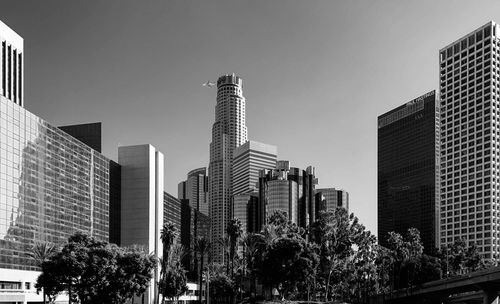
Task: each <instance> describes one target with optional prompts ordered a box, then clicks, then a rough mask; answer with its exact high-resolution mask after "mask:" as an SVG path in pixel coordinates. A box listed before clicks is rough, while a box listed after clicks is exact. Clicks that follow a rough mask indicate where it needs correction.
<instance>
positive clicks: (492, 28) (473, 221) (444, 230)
mask: <svg viewBox="0 0 500 304" xmlns="http://www.w3.org/2000/svg"><path fill="white" fill-rule="evenodd" d="M499 73H500V26H499V25H498V24H496V23H495V22H488V23H487V24H485V25H484V26H481V27H480V28H478V29H476V30H475V31H473V32H471V33H469V34H467V35H465V36H463V37H462V38H460V39H458V40H456V41H455V42H453V43H451V44H449V45H447V46H445V47H444V48H442V49H441V50H440V52H439V83H440V97H441V98H440V99H441V168H440V170H441V172H440V173H441V209H440V222H439V225H440V227H439V228H440V237H439V244H440V245H447V244H450V243H453V242H454V241H455V240H458V239H463V240H465V241H466V242H468V243H469V244H472V243H475V244H476V245H477V247H478V248H479V251H480V252H481V253H482V256H483V257H484V258H487V259H499V258H500V240H499V237H500V232H499V231H500V225H499V223H500V171H499V165H498V164H499V162H500V152H499V150H498V149H499V147H500V132H499V131H498V130H499V128H500V118H499V116H498V114H499V109H500V80H499V77H498V76H497V75H498V74H499Z"/></svg>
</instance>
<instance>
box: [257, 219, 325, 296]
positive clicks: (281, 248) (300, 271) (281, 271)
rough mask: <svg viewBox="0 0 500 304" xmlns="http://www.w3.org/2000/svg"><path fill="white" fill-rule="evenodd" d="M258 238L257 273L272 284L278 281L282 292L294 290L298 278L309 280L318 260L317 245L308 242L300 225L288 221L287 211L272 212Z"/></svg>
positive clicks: (302, 280) (273, 285) (313, 273)
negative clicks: (259, 239) (259, 238)
mask: <svg viewBox="0 0 500 304" xmlns="http://www.w3.org/2000/svg"><path fill="white" fill-rule="evenodd" d="M268 222H269V224H268V225H266V226H265V227H264V229H263V231H262V233H261V240H262V241H259V246H260V248H259V247H257V248H259V249H258V250H259V251H260V252H259V254H260V259H259V260H258V261H257V263H256V264H257V265H256V266H257V267H256V268H257V269H258V270H257V273H258V274H259V276H260V278H261V280H262V281H263V282H264V283H266V284H268V285H270V286H271V288H272V287H278V286H280V285H281V287H282V288H283V293H284V295H285V296H286V295H288V294H289V293H291V292H293V291H295V290H296V288H297V285H298V284H299V283H300V282H305V281H310V280H311V278H312V277H313V276H314V275H315V269H316V267H317V265H318V263H319V258H318V255H317V253H316V251H317V246H316V245H315V244H312V243H307V242H306V240H305V239H304V238H303V236H302V234H301V233H303V229H300V228H299V227H297V225H295V224H293V223H290V222H288V220H287V217H286V213H284V212H275V213H274V214H272V215H271V217H270V218H269V220H268Z"/></svg>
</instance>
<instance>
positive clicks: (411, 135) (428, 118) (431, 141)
mask: <svg viewBox="0 0 500 304" xmlns="http://www.w3.org/2000/svg"><path fill="white" fill-rule="evenodd" d="M439 132H440V129H439V109H438V108H437V101H436V93H435V91H431V92H429V93H427V94H425V95H422V96H420V97H418V98H416V99H413V100H411V101H409V102H407V103H405V104H404V105H402V106H399V107H397V108H395V109H393V110H391V111H389V112H387V113H385V114H382V115H380V116H379V117H378V239H379V241H380V243H381V244H382V245H384V246H386V245H387V243H386V240H387V236H388V233H389V232H391V231H395V232H398V233H400V234H405V233H406V231H407V230H408V228H411V227H414V228H417V229H418V230H419V231H420V235H421V238H422V243H423V245H424V248H425V250H426V251H427V252H430V251H432V250H433V249H434V248H435V247H436V245H437V240H436V237H437V230H436V229H437V216H438V214H437V213H438V210H439Z"/></svg>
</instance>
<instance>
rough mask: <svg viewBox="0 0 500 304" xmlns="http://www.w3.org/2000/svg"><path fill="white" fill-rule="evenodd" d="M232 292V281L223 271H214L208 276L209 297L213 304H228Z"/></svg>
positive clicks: (233, 289)
mask: <svg viewBox="0 0 500 304" xmlns="http://www.w3.org/2000/svg"><path fill="white" fill-rule="evenodd" d="M234 291H235V285H234V281H233V280H232V279H231V278H230V277H229V276H228V275H226V274H225V273H224V272H223V271H214V272H213V273H212V274H211V275H210V295H211V297H213V298H214V299H215V303H219V304H222V303H230V302H231V298H232V297H233V296H234V293H235V292H234Z"/></svg>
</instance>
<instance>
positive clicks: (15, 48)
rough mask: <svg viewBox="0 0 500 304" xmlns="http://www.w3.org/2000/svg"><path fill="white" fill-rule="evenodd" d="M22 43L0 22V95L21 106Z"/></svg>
mask: <svg viewBox="0 0 500 304" xmlns="http://www.w3.org/2000/svg"><path fill="white" fill-rule="evenodd" d="M23 49H24V41H23V39H22V38H21V37H20V36H19V35H17V34H16V33H15V32H14V31H13V30H12V29H10V28H9V27H8V26H7V25H5V24H4V23H2V22H1V21H0V95H1V96H3V97H5V98H7V99H9V100H11V101H13V102H14V103H16V104H18V105H20V106H23V104H24V102H23V100H24V94H23V90H24V72H23V71H24V52H23Z"/></svg>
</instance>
